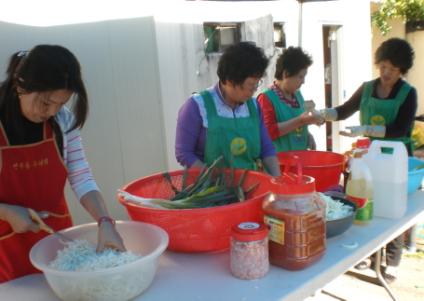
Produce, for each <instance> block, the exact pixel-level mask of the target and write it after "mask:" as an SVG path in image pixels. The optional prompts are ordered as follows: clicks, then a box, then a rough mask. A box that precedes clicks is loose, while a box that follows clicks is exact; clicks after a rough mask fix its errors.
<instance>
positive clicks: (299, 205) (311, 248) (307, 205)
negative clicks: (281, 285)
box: [263, 192, 326, 270]
mask: <svg viewBox="0 0 424 301" xmlns="http://www.w3.org/2000/svg"><path fill="white" fill-rule="evenodd" d="M263 210H264V213H265V217H264V220H265V224H267V225H268V227H269V228H270V233H269V260H270V263H271V264H273V265H276V266H280V267H282V268H285V269H288V270H300V269H304V268H306V267H308V266H309V265H311V264H313V263H314V262H316V261H317V260H318V259H320V258H321V257H322V255H324V252H325V249H326V237H325V233H326V231H325V203H324V202H323V201H322V200H321V198H320V197H319V196H318V195H317V194H316V193H315V192H312V193H306V194H296V195H282V194H272V195H270V197H268V198H267V199H266V200H265V201H264V204H263Z"/></svg>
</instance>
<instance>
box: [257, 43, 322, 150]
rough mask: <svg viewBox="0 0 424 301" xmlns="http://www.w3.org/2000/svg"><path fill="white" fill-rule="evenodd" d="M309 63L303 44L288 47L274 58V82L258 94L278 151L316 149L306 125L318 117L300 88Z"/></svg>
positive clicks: (313, 122) (318, 121)
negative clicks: (301, 45) (301, 46)
mask: <svg viewBox="0 0 424 301" xmlns="http://www.w3.org/2000/svg"><path fill="white" fill-rule="evenodd" d="M311 64H312V59H311V57H310V56H309V55H308V54H306V53H305V52H303V50H302V48H300V47H289V48H287V49H286V50H285V51H284V52H283V53H282V54H281V55H280V56H279V57H278V59H277V63H276V68H275V76H274V77H275V80H274V83H273V84H272V85H271V86H270V87H269V88H268V89H266V90H265V91H264V92H263V93H261V94H260V95H259V96H258V103H259V105H260V107H261V110H262V112H263V115H264V121H265V125H266V127H267V129H268V132H269V135H270V136H271V139H272V140H273V144H274V146H275V149H276V151H277V152H283V151H290V150H305V149H307V148H311V149H315V142H314V140H313V137H312V135H310V134H309V131H308V125H310V124H319V123H320V122H321V118H320V116H319V115H318V114H315V113H313V112H312V111H313V108H314V104H313V102H309V103H306V104H305V101H304V99H303V96H302V94H301V93H300V90H299V89H300V87H301V86H302V84H303V83H304V82H305V76H306V73H307V71H308V68H309V66H310V65H311ZM308 105H311V107H310V108H307V106H308Z"/></svg>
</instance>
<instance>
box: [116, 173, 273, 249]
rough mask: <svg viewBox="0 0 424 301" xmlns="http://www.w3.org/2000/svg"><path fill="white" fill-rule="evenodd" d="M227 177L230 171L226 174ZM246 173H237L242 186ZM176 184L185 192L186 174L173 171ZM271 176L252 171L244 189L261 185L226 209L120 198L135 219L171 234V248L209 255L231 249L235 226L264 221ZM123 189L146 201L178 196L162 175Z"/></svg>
mask: <svg viewBox="0 0 424 301" xmlns="http://www.w3.org/2000/svg"><path fill="white" fill-rule="evenodd" d="M199 172H200V171H199V170H198V169H194V170H190V171H189V174H188V177H187V184H191V183H193V182H194V180H195V178H196V176H197V175H198V174H199ZM225 173H226V175H227V177H229V175H230V171H229V170H226V171H225ZM242 173H243V170H235V174H234V176H235V177H234V179H235V183H238V180H239V178H240V176H241V175H242ZM169 174H170V176H171V179H172V183H173V184H174V186H176V187H177V188H178V189H181V186H182V178H183V174H184V171H183V170H179V171H172V172H169ZM270 180H271V177H270V176H269V175H266V174H263V173H260V172H255V171H248V172H247V174H246V177H245V180H244V184H243V189H246V188H248V187H251V186H252V185H253V184H255V183H259V186H258V187H256V189H255V190H254V191H252V192H251V193H250V194H249V195H248V196H247V197H248V199H247V200H245V201H243V202H238V203H234V204H230V205H225V206H217V207H211V208H196V209H169V210H167V209H156V208H146V207H142V206H138V205H134V204H132V203H127V202H125V200H123V199H122V198H121V197H119V196H118V201H119V202H120V203H121V204H122V205H124V206H125V208H126V210H127V212H128V215H129V217H130V219H131V220H136V221H143V222H147V223H151V224H155V225H157V226H159V227H161V228H163V229H164V230H165V231H166V232H167V233H168V235H169V245H168V249H169V250H173V251H179V252H208V251H220V250H225V249H228V248H229V245H230V235H231V227H232V226H233V225H236V224H239V223H241V222H244V221H254V222H262V221H263V212H262V201H263V199H264V198H265V197H266V196H267V195H268V192H269V190H270V187H271V183H270ZM122 190H124V191H126V192H128V193H130V194H132V195H136V196H141V197H145V198H161V199H169V198H171V197H173V196H174V192H173V191H172V189H171V187H170V184H169V183H168V182H167V181H166V180H165V179H164V177H163V176H162V173H158V174H155V175H152V176H148V177H144V178H141V179H138V180H135V181H133V182H131V183H129V184H127V185H125V186H124V187H123V188H122Z"/></svg>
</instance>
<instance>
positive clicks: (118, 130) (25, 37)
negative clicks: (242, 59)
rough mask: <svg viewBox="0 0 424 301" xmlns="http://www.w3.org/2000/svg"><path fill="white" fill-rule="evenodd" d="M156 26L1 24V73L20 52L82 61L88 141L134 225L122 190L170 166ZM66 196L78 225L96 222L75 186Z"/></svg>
mask: <svg viewBox="0 0 424 301" xmlns="http://www.w3.org/2000/svg"><path fill="white" fill-rule="evenodd" d="M154 26H155V24H154V20H153V18H152V17H145V18H137V19H128V20H118V21H104V22H94V23H85V24H78V25H66V26H53V27H32V26H20V25H15V24H10V23H0V37H1V45H2V47H0V64H1V65H0V68H1V70H6V63H7V60H8V58H9V56H10V55H11V54H12V53H13V52H14V51H16V50H22V49H30V48H31V47H32V46H33V45H35V44H41V43H52V44H61V45H63V46H65V47H68V48H69V49H70V50H71V51H73V52H74V53H75V55H76V56H77V58H78V59H79V61H80V63H81V66H82V72H83V76H84V80H85V83H86V86H87V90H88V95H89V101H90V116H89V118H88V121H87V123H86V125H85V127H84V128H83V130H82V137H83V143H84V145H85V149H86V154H87V157H88V159H89V161H90V163H91V167H92V170H93V173H94V176H95V178H96V180H97V182H98V185H99V186H100V188H101V190H102V192H103V195H104V197H105V200H106V203H107V205H108V207H109V209H110V211H111V213H112V214H113V215H114V216H115V217H116V218H125V219H127V215H126V212H125V211H124V209H123V207H122V206H121V205H120V204H119V203H118V202H117V201H116V197H115V194H116V190H117V189H118V188H119V187H121V186H122V185H123V184H125V183H128V182H129V181H132V180H134V179H136V178H139V177H141V176H146V175H149V174H152V173H155V172H159V171H162V170H164V169H165V168H166V148H165V144H164V132H165V131H164V128H163V122H162V120H163V112H162V105H161V94H160V89H159V76H158V65H157V61H158V59H157V48H156V40H155V34H154V33H155V30H154ZM2 76H3V75H2ZM0 80H1V79H0ZM66 195H67V198H68V203H69V204H70V208H71V211H72V213H73V217H74V221H75V222H76V223H81V222H85V221H89V220H91V219H90V218H89V216H88V214H86V213H85V211H84V210H83V209H82V206H80V205H79V204H78V202H77V201H76V199H75V197H74V195H73V193H72V192H71V191H70V190H69V187H68V188H67V190H66Z"/></svg>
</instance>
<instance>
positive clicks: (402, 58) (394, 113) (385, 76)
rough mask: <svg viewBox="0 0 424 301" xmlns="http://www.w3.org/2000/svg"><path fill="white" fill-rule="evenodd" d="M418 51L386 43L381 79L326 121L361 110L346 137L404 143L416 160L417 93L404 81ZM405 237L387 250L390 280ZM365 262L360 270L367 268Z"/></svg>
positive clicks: (328, 112) (379, 55)
mask: <svg viewBox="0 0 424 301" xmlns="http://www.w3.org/2000/svg"><path fill="white" fill-rule="evenodd" d="M413 61H414V50H413V49H412V47H411V45H410V44H409V43H408V42H407V41H406V40H403V39H400V38H391V39H388V40H386V41H384V42H383V43H382V44H381V45H380V46H379V47H378V49H377V50H376V52H375V64H376V66H377V68H378V69H379V72H380V76H379V77H378V78H376V79H374V80H371V81H368V82H365V83H363V84H362V85H361V86H360V87H359V88H358V90H356V92H355V93H354V94H353V95H352V96H351V97H350V99H349V100H348V101H346V102H345V103H344V104H342V105H341V106H338V107H336V108H327V109H324V110H321V114H322V116H323V118H324V119H325V120H326V121H337V120H344V119H346V118H348V117H350V116H351V115H352V114H353V113H355V112H357V111H358V110H359V112H360V125H359V126H352V127H348V129H349V130H350V131H342V132H341V134H342V135H346V136H350V137H356V136H367V137H370V138H371V139H372V140H374V139H378V140H391V141H401V142H403V143H404V144H405V146H406V148H407V150H408V154H409V155H410V156H412V151H413V150H412V142H411V134H412V128H413V125H414V118H415V113H416V112H417V91H416V90H415V88H414V87H412V86H411V85H410V84H409V83H408V82H406V80H404V79H403V78H402V76H403V75H405V74H406V73H407V72H408V71H409V69H410V68H411V67H412V65H413ZM402 246H403V235H400V236H399V237H397V238H396V239H394V240H393V241H391V242H390V243H388V244H387V246H386V264H387V267H386V268H385V269H384V271H385V273H384V276H385V278H386V280H389V281H391V280H394V279H395V277H394V276H395V275H394V274H395V273H396V270H395V269H394V267H396V266H398V265H399V264H400V260H401V255H402ZM366 267H367V264H366V263H365V262H361V263H360V264H358V265H357V268H359V269H361V268H366Z"/></svg>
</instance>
